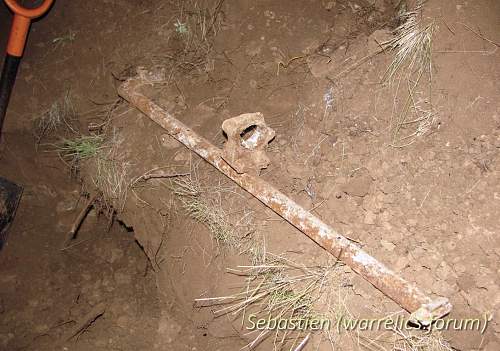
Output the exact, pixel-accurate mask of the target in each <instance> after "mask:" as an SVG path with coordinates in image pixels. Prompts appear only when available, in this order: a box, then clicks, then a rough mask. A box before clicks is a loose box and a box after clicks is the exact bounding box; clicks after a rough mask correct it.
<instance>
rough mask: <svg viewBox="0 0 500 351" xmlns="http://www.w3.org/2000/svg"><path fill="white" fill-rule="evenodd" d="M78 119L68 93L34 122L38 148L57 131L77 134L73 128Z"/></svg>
mask: <svg viewBox="0 0 500 351" xmlns="http://www.w3.org/2000/svg"><path fill="white" fill-rule="evenodd" d="M76 118H77V113H76V110H75V107H74V104H73V100H72V98H71V95H70V93H69V91H68V92H67V93H66V94H65V95H64V96H63V97H62V98H60V99H58V100H56V101H54V102H53V103H52V105H51V106H50V107H49V108H48V109H47V110H46V111H45V112H44V113H42V115H41V116H39V117H38V118H35V119H34V120H33V131H34V132H33V134H34V137H35V144H36V146H37V147H38V145H40V142H41V141H42V140H43V139H44V138H46V137H50V136H51V135H53V134H54V133H55V132H56V131H60V130H64V131H70V132H72V133H74V134H77V132H76V130H75V127H74V126H73V124H74V122H75V120H76Z"/></svg>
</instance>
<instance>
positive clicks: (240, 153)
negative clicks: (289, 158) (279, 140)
mask: <svg viewBox="0 0 500 351" xmlns="http://www.w3.org/2000/svg"><path fill="white" fill-rule="evenodd" d="M222 130H223V131H224V132H225V133H226V135H227V142H226V144H225V145H224V149H223V155H222V158H223V159H224V160H225V161H226V162H227V163H229V164H230V165H231V166H232V167H233V168H234V169H235V170H236V172H238V173H240V174H241V173H249V174H255V175H256V174H258V173H259V171H260V170H261V169H264V168H267V166H269V163H270V162H271V161H270V160H269V158H268V157H267V156H266V151H265V148H266V146H267V144H268V143H269V142H270V141H271V140H272V139H274V136H275V135H276V133H275V132H274V130H273V129H271V128H269V127H268V126H267V125H266V122H265V121H264V116H263V115H262V113H259V112H257V113H245V114H242V115H239V116H237V117H233V118H229V119H226V120H225V121H224V122H223V123H222Z"/></svg>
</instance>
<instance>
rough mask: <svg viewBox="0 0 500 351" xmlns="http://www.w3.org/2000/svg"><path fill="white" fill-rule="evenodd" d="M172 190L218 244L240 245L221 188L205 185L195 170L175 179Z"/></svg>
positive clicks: (189, 213)
mask: <svg viewBox="0 0 500 351" xmlns="http://www.w3.org/2000/svg"><path fill="white" fill-rule="evenodd" d="M172 190H173V192H174V194H175V195H176V196H177V197H178V198H179V200H180V202H181V204H182V208H183V209H184V210H185V211H186V212H187V214H188V215H189V216H190V217H191V218H193V219H195V220H196V221H198V222H200V223H202V224H204V225H206V226H207V228H208V229H209V230H210V232H211V233H212V236H213V238H214V239H215V241H216V242H217V244H218V245H224V246H227V247H232V248H234V247H237V246H238V237H237V234H236V228H235V226H234V224H233V223H231V221H230V220H229V216H228V215H227V213H226V212H225V211H224V209H223V207H222V203H221V201H222V200H221V189H220V188H218V187H214V186H210V187H203V186H202V185H201V183H200V180H199V179H198V176H197V172H196V171H195V170H193V171H192V172H191V173H190V174H189V175H188V176H185V177H179V178H176V179H175V180H173V181H172Z"/></svg>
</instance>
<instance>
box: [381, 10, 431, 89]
mask: <svg viewBox="0 0 500 351" xmlns="http://www.w3.org/2000/svg"><path fill="white" fill-rule="evenodd" d="M422 6H423V2H420V3H419V4H418V5H417V7H416V8H415V9H413V10H410V11H404V12H402V13H401V14H400V15H399V22H400V23H401V24H400V25H399V26H398V27H397V28H396V30H395V31H394V34H395V35H394V38H392V39H391V40H388V41H386V42H383V43H382V44H381V45H382V47H383V48H384V49H385V50H389V51H390V52H393V53H394V59H393V60H392V62H391V64H390V66H389V67H388V69H387V71H386V73H385V75H384V81H389V82H391V81H394V79H395V77H396V76H397V75H398V74H399V73H401V72H405V73H406V74H408V75H413V74H415V73H416V74H417V76H421V75H422V74H423V73H425V72H427V73H429V74H431V72H432V60H431V53H432V35H433V33H434V29H435V23H434V21H432V22H430V23H428V24H427V25H423V24H422V21H421V12H422Z"/></svg>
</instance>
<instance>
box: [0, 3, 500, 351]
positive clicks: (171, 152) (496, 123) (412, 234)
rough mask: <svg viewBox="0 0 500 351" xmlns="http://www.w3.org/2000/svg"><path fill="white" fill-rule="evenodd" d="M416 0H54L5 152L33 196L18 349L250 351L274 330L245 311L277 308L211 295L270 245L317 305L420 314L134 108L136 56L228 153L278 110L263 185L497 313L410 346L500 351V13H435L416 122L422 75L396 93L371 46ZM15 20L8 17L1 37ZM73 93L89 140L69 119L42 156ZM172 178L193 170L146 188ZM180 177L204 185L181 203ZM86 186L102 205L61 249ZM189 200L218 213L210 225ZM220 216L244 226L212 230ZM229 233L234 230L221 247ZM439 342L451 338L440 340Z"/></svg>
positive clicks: (19, 283)
mask: <svg viewBox="0 0 500 351" xmlns="http://www.w3.org/2000/svg"><path fill="white" fill-rule="evenodd" d="M394 2H397V1H394ZM398 3H399V2H398ZM410 5H411V4H410ZM401 8H402V7H401V6H399V7H398V6H396V4H394V3H393V2H392V1H389V0H386V1H378V0H377V1H373V2H371V1H363V0H358V1H340V0H339V1H325V0H323V1H320V0H307V1H278V0H277V1H264V0H259V1H246V0H241V1H239V0H238V1H201V0H200V1H194V0H189V1H150V0H141V1H132V0H107V1H96V0H92V1H86V2H81V4H80V2H78V4H77V3H76V2H69V1H56V4H55V6H54V7H53V9H52V10H51V12H50V13H49V14H48V15H47V16H46V17H45V18H43V19H42V20H40V21H38V22H36V23H35V24H34V25H33V26H32V30H31V34H30V37H29V44H28V47H27V50H26V55H25V57H24V59H23V62H22V66H21V70H20V72H19V76H18V80H17V82H16V87H15V91H14V94H13V96H12V101H11V105H10V109H9V112H8V115H7V120H6V125H5V127H4V131H5V133H4V136H3V140H2V143H1V145H0V163H1V167H0V175H1V176H4V177H7V178H9V179H11V180H15V181H16V182H18V183H20V184H22V185H23V186H24V187H25V192H24V196H23V199H22V202H21V205H20V208H19V210H18V213H17V217H16V220H15V222H14V223H13V226H12V227H11V229H10V233H9V240H8V243H7V245H6V246H5V247H4V249H3V250H2V252H1V253H0V270H1V274H0V284H1V288H0V349H2V350H54V349H56V350H63V349H67V350H195V349H197V350H237V349H241V348H243V347H245V345H248V344H249V343H251V342H252V340H254V339H255V338H256V337H257V334H258V333H255V332H254V333H248V330H246V329H245V325H248V323H249V320H248V315H249V314H250V313H251V312H256V311H259V310H263V309H265V306H264V305H261V306H256V305H253V306H249V308H248V311H246V312H245V313H246V314H245V315H243V314H241V313H240V314H234V315H233V314H228V315H224V316H220V317H216V313H214V312H215V311H217V310H219V309H220V308H223V307H224V306H222V307H221V306H214V305H209V304H207V303H204V304H200V303H195V299H199V298H212V297H217V296H228V295H232V294H235V293H238V292H240V291H244V289H245V279H244V278H245V277H243V276H242V275H239V274H230V273H228V271H229V270H230V269H236V268H237V266H239V265H246V266H248V265H255V264H262V263H267V264H269V261H263V257H264V256H265V257H267V260H269V259H270V258H272V257H274V256H273V255H279V256H280V257H284V258H287V259H288V260H291V261H293V262H294V265H296V266H300V267H301V268H300V269H299V270H304V267H308V268H307V269H308V270H307V272H309V273H310V272H320V271H321V272H323V273H324V272H326V275H324V279H323V278H322V280H321V286H320V287H317V286H315V288H314V291H313V292H309V293H308V294H309V295H308V296H309V297H310V298H311V299H312V300H314V301H313V302H312V303H311V304H310V306H312V308H313V311H314V313H315V315H321V316H325V317H327V318H332V319H335V318H339V316H343V317H345V318H382V317H385V316H388V315H391V314H398V313H399V314H401V315H402V316H405V317H407V314H406V312H403V311H401V308H400V307H399V306H398V305H396V304H395V303H394V302H392V301H391V300H389V299H388V298H387V297H386V296H384V295H383V294H382V293H381V292H379V291H377V290H376V289H374V288H373V287H372V286H371V285H370V284H369V283H367V282H365V281H364V280H363V279H362V278H360V277H359V276H357V275H356V274H355V273H354V272H353V271H351V270H350V269H349V268H348V267H345V266H342V265H341V264H338V263H337V262H336V261H335V259H334V258H333V257H332V256H331V255H329V254H327V253H326V252H324V251H323V250H322V249H321V248H319V247H318V246H317V245H315V244H314V243H313V242H312V241H311V240H309V239H308V238H307V237H306V236H304V235H303V234H302V233H301V232H300V231H298V230H296V229H295V228H293V227H292V226H290V225H289V224H288V223H286V222H285V221H284V220H282V219H281V218H280V217H279V216H277V215H276V214H274V213H273V212H272V211H270V210H269V209H266V208H265V207H264V206H263V205H262V204H261V203H260V202H258V201H257V200H255V199H254V198H253V197H252V196H251V195H249V194H247V193H246V192H244V191H243V190H241V189H239V188H238V187H237V186H236V185H234V184H233V183H231V181H229V180H228V179H227V178H225V177H224V176H222V175H220V174H219V173H218V172H217V171H216V170H214V169H213V168H212V167H211V166H210V165H208V164H206V163H205V162H203V161H202V160H201V159H200V158H199V157H198V156H196V155H194V154H192V153H190V152H189V151H188V150H186V149H185V148H184V147H183V146H182V145H181V144H180V143H178V142H177V141H175V140H174V139H172V138H171V137H170V136H168V135H167V134H166V132H165V131H164V130H162V129H161V128H160V127H159V126H157V125H156V124H154V123H153V122H152V121H151V120H149V119H148V118H147V117H145V116H144V115H142V114H141V113H140V112H138V111H137V110H135V109H134V108H133V106H130V105H128V104H127V103H126V102H124V101H122V100H120V99H118V96H117V93H116V87H117V86H118V85H119V84H120V83H121V81H123V80H124V79H126V78H128V77H130V76H132V75H134V74H135V73H134V72H136V68H137V67H138V66H142V67H145V68H146V69H147V70H151V71H153V72H155V73H156V74H157V75H159V76H160V77H161V78H162V81H161V82H160V83H156V84H151V85H149V86H147V87H146V88H145V93H146V94H147V95H148V96H150V97H151V98H152V99H153V100H154V101H156V102H157V103H158V104H159V105H161V106H162V107H163V108H165V109H166V110H168V111H170V112H171V113H172V114H173V115H174V116H175V117H176V118H178V119H180V120H182V121H183V122H184V123H185V124H187V125H188V126H190V127H192V128H193V130H195V131H196V132H197V133H199V134H200V135H203V136H204V137H205V138H207V139H208V140H210V141H211V142H212V143H213V144H214V145H216V146H218V147H223V145H224V141H225V138H224V135H223V134H222V133H221V129H220V125H221V123H222V121H224V120H225V119H227V118H231V117H234V116H237V115H239V114H242V113H247V112H262V113H263V114H264V116H265V119H266V122H267V124H268V125H269V126H270V127H272V128H273V129H274V130H275V131H276V138H275V139H274V140H273V141H272V142H271V143H270V144H269V147H268V151H267V153H268V156H269V158H270V159H271V163H270V166H269V167H268V168H267V169H266V170H264V171H263V172H262V173H261V175H260V176H261V177H262V178H263V179H265V180H266V181H268V182H269V183H271V184H273V185H274V186H276V187H277V188H278V189H279V190H280V191H282V192H283V193H285V194H287V195H288V196H290V197H291V198H292V199H294V200H295V201H296V202H298V203H299V204H300V205H301V206H303V207H304V208H306V209H308V210H310V211H311V212H312V213H314V214H315V215H316V216H318V217H319V218H321V219H322V220H323V221H325V222H326V223H328V224H330V225H331V226H332V227H334V228H335V229H336V230H338V231H339V232H340V233H342V234H344V235H345V236H347V237H348V238H349V239H351V240H353V241H355V242H357V243H358V244H359V245H361V246H362V247H363V248H364V249H365V250H366V251H367V252H369V253H370V254H371V255H373V256H374V257H377V258H379V259H380V260H381V261H382V262H384V263H385V264H387V265H388V266H389V267H391V268H393V269H394V270H395V271H397V272H399V273H400V274H401V275H402V276H403V277H404V278H406V279H407V280H409V281H411V282H414V283H415V284H416V285H418V286H419V287H420V288H421V289H422V290H423V291H424V292H426V293H427V294H429V295H431V296H445V297H448V298H449V299H450V301H451V302H452V304H453V306H454V309H453V311H452V313H451V314H450V315H449V318H456V319H465V318H480V319H481V321H482V322H481V323H484V320H485V319H486V320H487V321H488V322H487V327H486V329H485V331H484V333H480V332H477V331H463V330H462V331H453V330H447V331H443V332H442V333H437V332H434V333H433V334H432V337H430V338H428V339H425V335H424V334H421V333H418V332H416V331H412V333H413V334H414V335H416V337H418V338H419V339H418V340H419V341H420V342H424V341H426V342H427V344H426V345H427V346H426V348H414V350H417V349H418V350H449V349H451V347H453V348H454V349H457V350H488V351H493V350H498V349H500V323H499V320H500V312H499V307H500V289H499V286H498V282H499V281H500V279H499V278H500V271H499V268H498V262H499V256H500V240H499V239H498V233H499V231H500V221H499V219H498V218H500V108H499V104H498V96H499V93H500V85H499V83H498V82H499V79H500V65H499V62H500V61H499V52H498V46H499V42H500V38H499V37H498V33H500V3H499V2H498V1H493V0H490V1H488V0H480V1H474V2H472V1H468V2H460V1H442V0H429V1H428V2H427V3H426V4H425V6H424V9H423V12H422V15H421V17H420V18H421V21H422V23H421V24H422V25H425V24H429V23H432V22H433V21H434V23H435V30H434V33H433V36H432V52H433V54H432V71H431V72H432V75H431V78H430V79H431V80H430V82H431V83H430V84H428V82H429V80H428V79H429V76H428V75H425V77H424V78H423V79H422V80H421V82H420V84H419V85H418V86H417V87H416V88H415V89H413V90H411V91H412V93H413V95H412V98H413V100H412V101H413V102H414V103H415V105H416V106H418V107H419V108H420V112H419V113H420V114H419V115H416V116H413V117H411V116H409V117H408V119H407V120H406V121H405V122H408V121H411V120H412V119H415V118H417V119H418V118H422V117H425V119H419V120H418V121H417V122H415V123H402V122H401V120H400V119H398V118H399V116H400V115H401V111H402V110H404V105H405V102H406V101H407V97H408V89H407V82H406V81H404V80H403V81H402V83H401V85H400V86H399V90H396V89H397V84H393V85H392V86H391V85H390V84H381V81H382V80H383V77H384V74H385V72H386V70H387V67H389V65H390V63H391V60H392V59H393V53H389V52H384V53H381V54H378V55H371V53H373V52H375V51H378V50H379V49H380V43H381V42H383V41H384V40H387V39H390V38H391V30H393V29H394V28H395V26H397V25H398V21H397V14H398V12H399V11H401ZM9 19H10V15H9V13H8V11H7V10H6V9H5V8H3V7H2V8H1V10H0V27H1V33H2V36H1V38H0V44H1V45H2V47H4V46H5V41H6V36H7V32H8V26H9ZM367 56H368V57H369V59H367V60H364V61H363V63H362V64H360V65H359V66H357V65H356V66H355V67H354V68H353V69H350V68H351V67H353V66H352V65H353V64H354V63H356V62H358V61H359V60H361V59H363V58H365V57H367ZM412 78H413V79H414V78H415V76H414V75H413V76H412ZM410 82H414V80H413V81H410ZM64 97H66V102H67V103H68V102H69V103H70V105H71V107H72V108H71V109H70V110H71V111H70V112H71V113H67V114H66V116H67V117H68V118H69V117H72V120H71V121H69V120H68V121H69V122H70V124H71V126H72V128H73V129H74V131H72V130H69V129H68V128H67V126H66V127H64V126H63V127H60V128H58V129H57V130H55V131H54V132H52V133H46V134H45V135H44V137H43V138H42V140H41V141H40V143H38V145H37V143H36V138H34V137H33V134H36V133H37V131H38V132H39V129H36V125H37V123H39V122H40V118H41V117H43V116H47V114H45V115H44V111H48V110H49V109H50V108H51V107H53V106H54V103H61V101H64ZM60 106H63V105H60ZM66 106H67V105H66ZM68 111H69V110H66V112H68ZM73 112H74V113H73ZM70 115H71V116H70ZM37 121H38V122H37ZM424 122H427V123H424ZM398 126H400V127H402V128H400V129H398V128H397V127H398ZM396 131H399V132H396ZM415 132H418V133H417V134H413V133H415ZM77 134H83V135H90V134H93V135H96V134H101V135H102V138H103V143H102V144H100V148H99V150H98V151H97V153H96V154H94V155H92V157H89V158H86V159H83V160H80V162H78V163H74V164H71V165H72V166H73V167H72V168H73V171H72V172H71V171H70V169H69V168H68V167H67V166H68V159H67V158H63V159H64V160H65V161H66V163H64V162H61V157H59V155H58V153H57V147H56V146H54V145H56V144H57V143H58V142H60V138H62V137H64V138H70V139H74V138H76V137H77ZM412 134H413V136H411V135H412ZM407 136H410V137H407ZM103 160H104V161H103ZM158 169H161V170H163V171H167V172H168V173H169V174H186V173H187V174H190V175H189V176H181V177H175V178H159V179H148V180H144V179H142V180H141V179H140V177H141V175H144V174H147V172H150V171H151V170H154V171H153V172H157V170H158ZM186 182H189V183H186ZM179 184H181V185H182V184H184V185H185V184H190V185H193V184H194V185H197V186H199V187H200V188H199V189H198V190H200V189H201V192H200V193H196V196H195V197H194V198H193V197H188V198H186V197H180V198H179V196H176V195H175V194H174V193H173V191H175V190H176V189H177V191H178V190H179ZM89 194H90V196H92V195H94V194H96V195H99V198H100V200H99V203H98V204H96V206H95V208H94V209H93V210H92V211H91V212H90V213H89V215H88V216H87V217H86V218H85V220H84V222H83V225H82V227H81V228H80V230H79V232H78V235H77V238H76V239H74V240H73V241H72V242H71V243H70V244H69V245H70V247H66V246H63V245H64V240H65V238H66V235H67V232H68V231H69V229H70V227H71V225H72V224H73V221H74V219H75V218H76V216H77V214H78V212H79V211H80V210H81V208H82V207H83V206H84V203H85V202H86V199H85V197H86V196H88V195H89ZM186 199H187V200H193V199H196V200H197V201H198V202H197V203H196V204H197V206H198V207H196V208H197V209H199V208H203V211H204V212H203V213H209V214H210V213H211V214H212V217H210V218H209V220H207V217H204V220H202V221H201V222H204V223H200V221H196V220H195V219H193V218H192V217H193V211H192V210H191V216H190V213H188V212H189V211H186V209H185V207H186V201H187V200H186ZM183 200H184V206H183ZM111 206H112V209H111ZM112 211H114V214H112ZM99 213H100V214H99ZM197 213H198V212H197ZM214 213H215V215H214ZM198 219H199V216H198ZM221 221H227V223H228V225H227V226H220V225H218V226H217V225H215V226H214V225H213V224H214V222H217V223H219V224H220V223H221ZM110 224H111V226H110ZM207 224H208V226H207ZM210 224H212V226H210ZM214 228H215V229H214ZM221 228H222V229H221ZM225 228H229V229H228V233H230V235H231V237H230V238H228V237H225V236H224V237H223V238H222V240H216V238H214V236H213V232H214V231H215V232H216V234H217V233H219V234H220V233H221V230H222V231H223V230H224V229H225ZM210 229H212V230H210ZM211 231H212V233H211ZM224 233H226V232H224ZM219 239H221V237H219ZM228 242H229V244H231V245H229V244H228ZM61 248H64V249H63V250H61ZM263 253H265V254H266V255H263ZM281 263H283V261H281ZM233 273H234V271H233ZM323 273H321V274H323ZM273 274H275V272H274V273H273ZM295 274H297V272H296V271H295ZM301 274H302V273H301ZM260 277H261V276H258V277H257V278H256V279H257V280H256V281H258V279H260ZM322 277H323V276H322ZM295 288H296V289H301V288H303V286H301V285H300V284H297V286H296V287H295ZM287 293H290V294H292V295H291V296H293V294H296V291H295V292H292V291H288V292H287ZM281 298H282V297H281ZM301 301H303V300H301ZM267 302H269V301H267ZM207 305H209V306H207ZM96 306H97V307H99V308H100V307H102V311H101V310H100V309H99V308H97V307H96ZM308 306H309V305H308ZM85 321H88V323H85ZM82 323H83V324H82ZM81 325H83V328H81V329H82V330H78V329H79V328H78V326H81ZM75 331H77V332H78V333H77V335H73V334H74V333H75ZM405 333H406V331H405ZM306 334H307V333H304V332H302V333H290V334H289V335H287V337H286V338H285V340H284V341H283V342H281V337H283V334H282V333H281V334H274V332H273V334H272V335H273V337H268V338H267V339H265V340H264V341H263V342H262V343H261V344H260V345H258V346H257V349H262V350H269V349H282V350H290V349H291V350H294V349H295V348H296V347H297V344H298V342H300V340H302V339H303V338H304V337H305V336H306ZM416 337H415V338H416ZM415 338H414V339H410V338H409V337H408V335H405V337H402V335H401V334H397V333H395V332H392V331H371V332H364V331H359V330H358V331H351V332H347V331H341V332H338V331H337V330H332V331H330V332H329V333H327V332H323V333H321V332H317V333H313V335H312V339H311V340H310V341H309V342H308V344H307V345H306V347H305V348H304V350H332V349H333V350H336V349H338V350H358V349H360V350H362V349H367V350H401V349H404V350H410V349H411V348H410V347H409V343H410V342H412V340H413V341H415V340H416V339H415ZM402 340H406V341H402ZM429 340H430V341H429ZM439 340H446V341H447V342H449V345H451V346H443V345H448V344H447V343H446V342H445V341H442V345H438V344H435V345H433V346H432V345H431V344H430V342H431V341H439ZM403 345H404V346H403ZM398 347H399V348H398ZM447 347H449V348H447Z"/></svg>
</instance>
